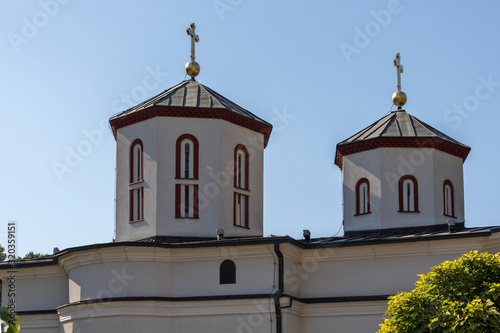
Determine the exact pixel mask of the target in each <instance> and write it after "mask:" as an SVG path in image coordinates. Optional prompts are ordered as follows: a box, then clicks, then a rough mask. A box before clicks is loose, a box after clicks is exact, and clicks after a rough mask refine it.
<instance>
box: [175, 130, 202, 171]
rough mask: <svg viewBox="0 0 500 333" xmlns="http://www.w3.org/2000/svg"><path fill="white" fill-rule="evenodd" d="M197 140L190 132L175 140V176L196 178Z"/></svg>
mask: <svg viewBox="0 0 500 333" xmlns="http://www.w3.org/2000/svg"><path fill="white" fill-rule="evenodd" d="M198 146H199V144H198V140H197V139H196V138H195V137H194V136H193V135H191V134H183V135H181V136H180V137H179V138H178V139H177V142H176V149H175V150H176V156H175V157H176V158H175V160H176V163H175V177H176V178H184V179H198V156H199V147H198Z"/></svg>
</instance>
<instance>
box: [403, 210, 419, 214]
mask: <svg viewBox="0 0 500 333" xmlns="http://www.w3.org/2000/svg"><path fill="white" fill-rule="evenodd" d="M398 213H410V214H414V213H420V211H419V210H398Z"/></svg>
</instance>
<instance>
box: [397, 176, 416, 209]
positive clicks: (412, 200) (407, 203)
mask: <svg viewBox="0 0 500 333" xmlns="http://www.w3.org/2000/svg"><path fill="white" fill-rule="evenodd" d="M399 211H400V212H418V182H417V179H416V178H415V177H413V176H411V175H406V176H403V177H401V178H400V179H399Z"/></svg>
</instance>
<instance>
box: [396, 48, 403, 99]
mask: <svg viewBox="0 0 500 333" xmlns="http://www.w3.org/2000/svg"><path fill="white" fill-rule="evenodd" d="M394 66H396V67H397V71H398V91H401V73H403V65H401V57H400V56H399V53H396V58H394Z"/></svg>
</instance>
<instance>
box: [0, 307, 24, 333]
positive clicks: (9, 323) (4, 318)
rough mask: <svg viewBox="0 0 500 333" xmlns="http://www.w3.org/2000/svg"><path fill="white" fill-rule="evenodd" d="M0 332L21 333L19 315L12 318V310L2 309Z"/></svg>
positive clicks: (0, 308) (0, 312) (0, 309)
mask: <svg viewBox="0 0 500 333" xmlns="http://www.w3.org/2000/svg"><path fill="white" fill-rule="evenodd" d="M0 327H1V329H0V331H1V332H2V333H19V331H20V328H19V322H18V321H17V315H16V316H13V317H12V316H11V313H10V310H9V309H8V308H6V307H3V306H2V307H0Z"/></svg>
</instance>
